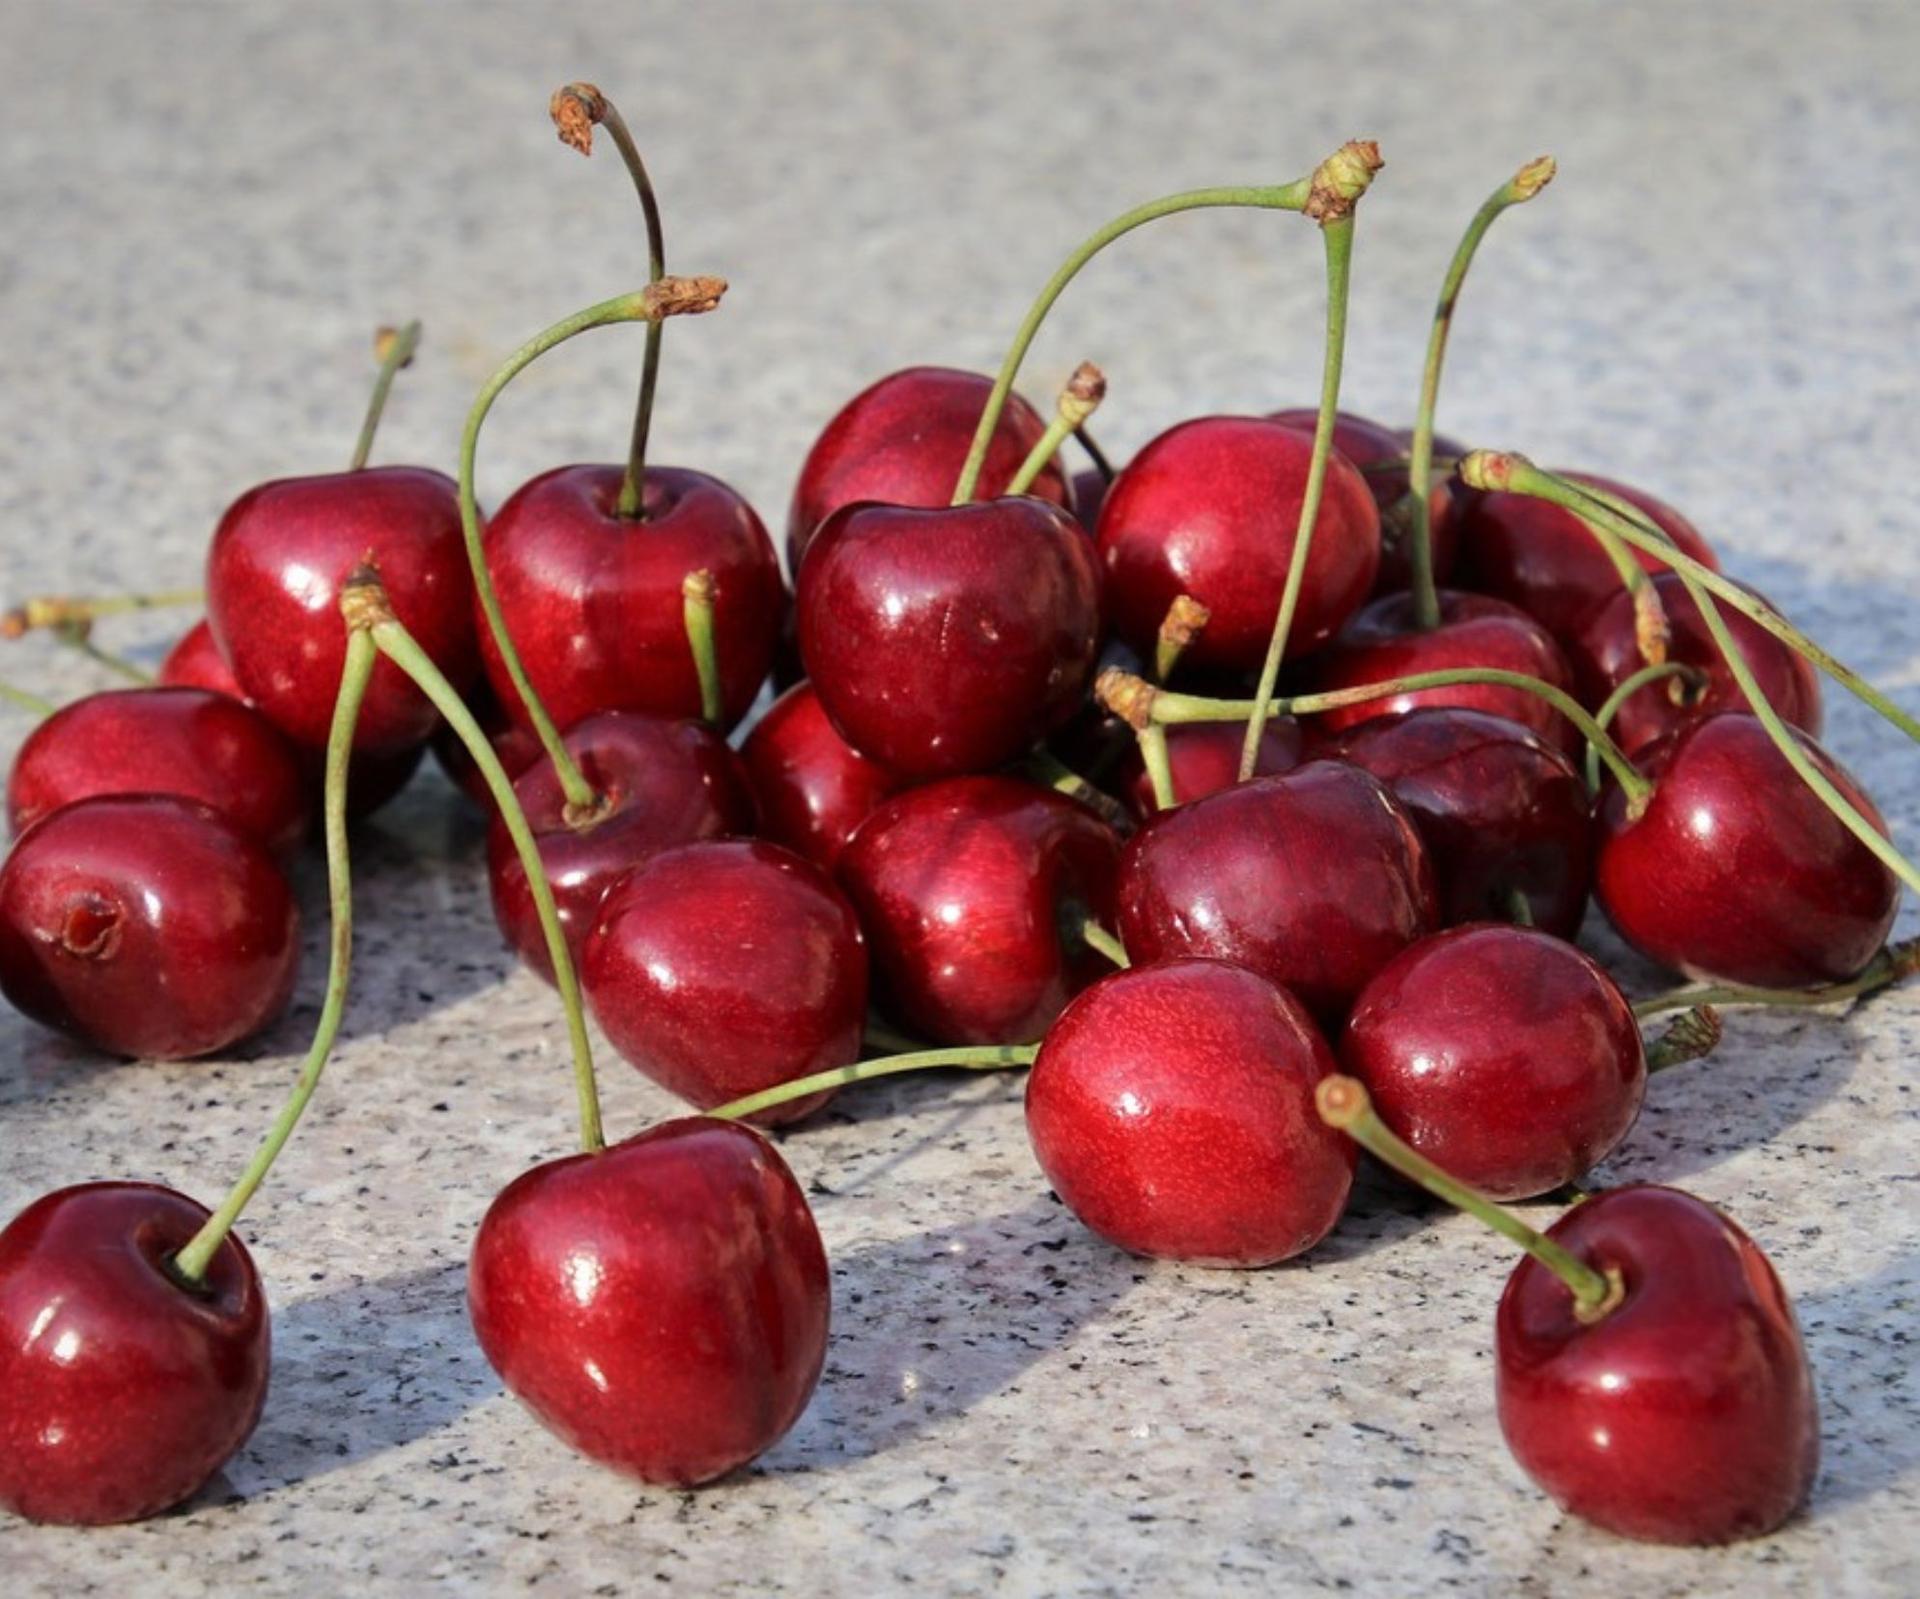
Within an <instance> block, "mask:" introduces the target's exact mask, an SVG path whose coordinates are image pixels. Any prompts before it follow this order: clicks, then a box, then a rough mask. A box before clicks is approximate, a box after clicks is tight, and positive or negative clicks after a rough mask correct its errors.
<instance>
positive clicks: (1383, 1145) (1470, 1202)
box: [1313, 1073, 1624, 1322]
mask: <svg viewBox="0 0 1920 1599" xmlns="http://www.w3.org/2000/svg"><path fill="white" fill-rule="evenodd" d="M1313 1097H1314V1104H1315V1106H1316V1108H1317V1109H1318V1110H1319V1112H1320V1119H1321V1120H1322V1121H1324V1122H1325V1123H1326V1124H1327V1125H1328V1126H1329V1127H1337V1128H1338V1129H1339V1130H1340V1131H1341V1132H1343V1133H1345V1134H1346V1135H1347V1136H1348V1137H1349V1138H1351V1139H1352V1140H1353V1141H1354V1142H1355V1143H1356V1144H1358V1145H1359V1146H1360V1147H1361V1148H1362V1149H1364V1150H1365V1151H1366V1152H1367V1153H1368V1154H1369V1155H1371V1156H1373V1158H1374V1159H1375V1160H1377V1161H1380V1162H1381V1163H1382V1164H1384V1165H1387V1166H1391V1167H1392V1168H1393V1169H1394V1170H1395V1171H1397V1172H1399V1173H1400V1175H1401V1176H1402V1177H1406V1178H1408V1179H1410V1180H1411V1181H1413V1182H1416V1183H1418V1184H1419V1185H1420V1186H1421V1187H1422V1188H1424V1189H1426V1191H1427V1192H1428V1193H1430V1194H1432V1195H1433V1196H1434V1197H1435V1198H1436V1199H1442V1200H1445V1201H1446V1202H1447V1203H1448V1204H1449V1205H1452V1206H1453V1207H1454V1208H1455V1209H1457V1210H1463V1211H1465V1212H1466V1213H1467V1214H1468V1215H1469V1216H1472V1217H1474V1218H1475V1219H1476V1220H1478V1221H1482V1222H1485V1223H1486V1225H1487V1226H1489V1227H1491V1228H1492V1229H1493V1230H1494V1231H1495V1232H1497V1233H1499V1234H1501V1235H1502V1236H1503V1237H1505V1238H1510V1239H1511V1240H1512V1241H1513V1242H1514V1243H1516V1244H1518V1245H1519V1246H1520V1247H1521V1248H1522V1249H1524V1250H1525V1251H1526V1252H1527V1253H1528V1254H1529V1255H1531V1256H1533V1258H1534V1259H1535V1260H1537V1261H1539V1262H1540V1264H1541V1265H1542V1266H1544V1267H1546V1269H1547V1270H1548V1271H1550V1272H1552V1273H1553V1274H1554V1276H1556V1277H1558V1278H1559V1279H1560V1280H1561V1282H1563V1283H1565V1284H1566V1285H1567V1291H1568V1292H1569V1293H1571V1294H1572V1295H1573V1305H1574V1314H1575V1315H1576V1316H1577V1317H1578V1318H1579V1319H1580V1320H1581V1321H1582V1322H1594V1321H1598V1320H1599V1319H1600V1318H1601V1317H1602V1316H1604V1315H1606V1313H1607V1312H1608V1311H1610V1310H1612V1309H1613V1308H1614V1306H1615V1305H1617V1304H1618V1303H1619V1302H1620V1296H1621V1294H1622V1293H1623V1292H1624V1287H1623V1285H1622V1283H1621V1281H1620V1279H1619V1277H1618V1275H1617V1274H1615V1273H1613V1272H1604V1273H1603V1272H1598V1271H1595V1270H1594V1269H1593V1267H1591V1266H1589V1265H1588V1264H1587V1263H1586V1262H1585V1261H1584V1260H1581V1259H1580V1258H1579V1257H1578V1256H1577V1255H1575V1254H1574V1253H1573V1252H1572V1251H1571V1250H1569V1249H1567V1248H1565V1247H1563V1246H1562V1245H1560V1244H1557V1243H1555V1242H1554V1241H1553V1240H1552V1239H1551V1238H1549V1237H1548V1236H1547V1235H1546V1234H1545V1233H1543V1232H1540V1231H1539V1230H1538V1229H1537V1228H1533V1227H1529V1226H1528V1225H1527V1224H1526V1223H1525V1222H1523V1221H1522V1220H1521V1219H1520V1218H1519V1217H1518V1216H1516V1215H1514V1213H1513V1212H1512V1211H1510V1210H1508V1209H1506V1207H1505V1206H1502V1205H1496V1204H1495V1203H1494V1202H1493V1201H1492V1200H1491V1199H1488V1198H1487V1197H1486V1195H1484V1194H1482V1193H1480V1192H1478V1191H1477V1190H1475V1189H1472V1188H1469V1187H1468V1186H1467V1185H1466V1184H1465V1183H1463V1182H1461V1181H1460V1180H1459V1179H1458V1178H1456V1177H1452V1176H1450V1175H1448V1173H1446V1172H1445V1171H1443V1170H1442V1169H1441V1168H1440V1167H1438V1166H1436V1165H1435V1164H1434V1163H1433V1162H1432V1161H1430V1160H1428V1159H1427V1157H1426V1156H1425V1155H1422V1154H1421V1153H1420V1152H1419V1151H1418V1150H1416V1149H1414V1148H1413V1147H1412V1146H1411V1145H1409V1144H1407V1143H1406V1142H1405V1141H1404V1140H1402V1139H1401V1138H1399V1137H1398V1136H1397V1135H1395V1134H1394V1133H1393V1132H1392V1131H1391V1130H1390V1129H1389V1128H1388V1126H1387V1124H1386V1123H1385V1122H1383V1121H1381V1120H1380V1117H1379V1115H1378V1114H1377V1113H1376V1112H1375V1111H1374V1108H1373V1102H1372V1101H1371V1100H1370V1099H1369V1098H1368V1097H1367V1090H1366V1087H1365V1085H1364V1084H1362V1083H1361V1081H1360V1079H1359V1078H1357V1077H1345V1076H1342V1075H1340V1074H1339V1073H1334V1074H1333V1075H1331V1076H1328V1077H1323V1078H1321V1079H1320V1084H1319V1086H1318V1087H1317V1088H1316V1089H1315V1090H1314V1096H1313Z"/></svg>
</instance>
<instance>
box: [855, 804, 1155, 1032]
mask: <svg viewBox="0 0 1920 1599" xmlns="http://www.w3.org/2000/svg"><path fill="white" fill-rule="evenodd" d="M1119 855H1120V841H1119V840H1118V839H1117V838H1116V837H1115V836H1114V833H1113V830H1112V829H1111V828H1109V827H1108V826H1107V825H1106V824H1105V823H1104V822H1102V821H1101V820H1100V819H1099V818H1098V817H1096V816H1094V815H1093V813H1092V812H1090V811H1088V810H1086V809H1085V808H1084V807H1083V806H1080V805H1078V804H1076V803H1075V802H1074V801H1072V800H1070V799H1066V798H1063V797H1062V796H1061V795H1058V794H1054V793H1051V792H1049V791H1048V790H1045V789H1040V788H1035V787H1033V786H1032V785H1031V784H1027V783H1021V782H1016V781H1015V780H1014V779H1012V778H1007V777H964V778H954V779H951V780H950V781H948V782H945V783H934V784H930V785H928V786H927V787H925V788H916V789H909V790H908V791H907V792H906V793H904V794H896V795H895V796H894V797H893V798H892V799H890V800H888V801H887V802H886V803H885V804H884V805H882V806H881V807H880V808H879V809H878V810H877V811H875V812H874V813H873V814H872V815H871V816H869V817H868V818H867V819H866V821H865V822H863V823H862V824H861V825H860V830H859V831H858V832H857V833H855V834H854V836H853V842H852V843H850V844H849V845H848V846H847V849H846V853H845V854H843V855H842V856H841V857H840V866H839V877H840V881H841V884H842V886H844V887H845V888H846V890H847V893H848V895H849V896H850V897H851V899H852V900H853V904H854V908H855V910H857V911H858V912H859V914H860V921H861V925H862V926H864V927H865V928H866V930H867V937H868V939H869V940H870V941H871V948H872V952H873V960H874V966H875V973H876V977H877V979H878V987H879V989H880V999H881V1001H882V1004H883V1006H884V1007H885V1008H886V1009H887V1010H888V1012H889V1013H890V1014H891V1015H892V1016H893V1017H894V1019H895V1020H897V1021H898V1022H900V1023H901V1024H902V1025H903V1026H905V1027H906V1028H907V1029H908V1030H909V1031H911V1032H912V1033H913V1034H915V1036H917V1037H922V1038H926V1039H928V1040H930V1041H931V1042H933V1043H936V1044H1020V1043H1026V1042H1028V1041H1030V1040H1032V1039H1036V1038H1038V1037H1040V1035H1041V1034H1042V1033H1044V1032H1045V1031H1046V1030H1047V1028H1048V1027H1049V1026H1051V1025H1052V1023H1053V1019H1054V1018H1055V1017H1056V1016H1058V1015H1059V1014H1060V1011H1061V1010H1062V1008H1063V1007H1064V1006H1065V1005H1066V1003H1067V1001H1068V1000H1069V999H1071V998H1072V997H1073V995H1074V994H1076V993H1078V992H1079V991H1080V990H1081V989H1082V988H1084V987H1086V985H1087V984H1088V983H1090V982H1092V981H1093V980H1094V979H1095V978H1096V977H1099V976H1100V975H1101V974H1102V973H1104V972H1106V971H1109V970H1111V969H1112V968H1111V966H1110V964H1109V963H1108V961H1107V960H1106V958H1105V957H1104V956H1102V955H1100V954H1098V953H1096V952H1095V951H1093V950H1091V949H1088V948H1086V947H1085V946H1084V945H1083V944H1082V942H1081V941H1080V940H1079V939H1078V938H1076V937H1074V936H1073V935H1072V933H1071V932H1070V931H1069V930H1067V929H1065V928H1063V925H1062V924H1063V920H1065V919H1068V918H1070V917H1072V916H1073V915H1075V914H1077V913H1080V912H1085V913H1089V914H1091V915H1092V916H1093V917H1094V918H1095V919H1097V920H1098V921H1100V922H1101V923H1103V924H1104V925H1106V926H1109V927H1110V926H1111V925H1112V921H1111V917H1110V912H1111V909H1112V902H1113V876H1114V869H1115V866H1116V863H1117V861H1118V859H1119Z"/></svg>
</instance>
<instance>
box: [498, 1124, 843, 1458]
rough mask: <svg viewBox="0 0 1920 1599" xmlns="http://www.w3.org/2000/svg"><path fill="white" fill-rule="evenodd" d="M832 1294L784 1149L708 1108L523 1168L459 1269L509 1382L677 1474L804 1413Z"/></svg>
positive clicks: (745, 1453)
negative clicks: (590, 1150)
mask: <svg viewBox="0 0 1920 1599" xmlns="http://www.w3.org/2000/svg"><path fill="white" fill-rule="evenodd" d="M829 1297H830V1284H829V1278H828V1272H827V1257H826V1251H825V1249H824V1248H823V1247H822V1246H821V1243H820V1233H819V1230H818V1229H817V1228H816V1227H815V1226H814V1221H813V1214H812V1212H811V1211H810V1210H809V1209H808V1208H807V1201H806V1198H805V1196H804V1195H803V1194H802V1193H801V1192H800V1186H799V1184H798V1183H796V1182H795V1181H794V1179H793V1174H792V1173H791V1172H790V1171H788V1169H787V1167H786V1163H785V1162H784V1161H782V1160H781V1158H780V1156H779V1154H778V1152H777V1151H775V1149H774V1148H773V1146H772V1145H771V1144H769V1143H768V1142H767V1141H766V1140H765V1139H764V1138H762V1137H761V1136H760V1135H759V1134H758V1133H755V1132H753V1131H752V1130H751V1129H749V1128H746V1127H741V1126H738V1125H737V1124H734V1123H731V1122H721V1121H714V1120H712V1119H710V1118H704V1117H690V1118H687V1119H684V1120H680V1121H673V1122H667V1123H665V1124H664V1125H662V1126H659V1127H655V1128H652V1129H651V1130H649V1131H647V1132H645V1133H642V1134H640V1135H639V1136H638V1137H636V1138H630V1139H627V1140H626V1141H625V1142H623V1143H619V1144H615V1145H612V1146H611V1147H609V1148H607V1149H603V1150H600V1151H598V1152H597V1153H594V1154H589V1155H574V1156H570V1157H568V1158H566V1159H564V1160H554V1161H549V1162H547V1163H546V1164H545V1165H541V1166H536V1167H534V1168H533V1170H531V1171H529V1172H526V1173H524V1174H523V1175H522V1176H520V1177H518V1178H516V1179H515V1180H514V1181H513V1182H512V1183H510V1184H508V1186H507V1187H506V1188H505V1189H504V1190H503V1191H502V1192H501V1194H500V1195H499V1197H498V1198H497V1199H495V1200H494V1202H493V1204H492V1205H491V1206H490V1207H488V1210H487V1214H486V1218H485V1220H483V1221H482V1222H481V1224H480V1232H479V1235H478V1237H476V1238H475V1240H474V1244H473V1255H472V1259H471V1261H470V1263H469V1266H468V1273H467V1301H468V1308H469V1310H470V1312H471V1314H472V1317H473V1328H474V1332H475V1334H476V1335H477V1336H478V1338H479V1341H480V1347H481V1349H482V1350H483V1351H484V1352H485V1354H486V1357H487V1360H488V1362H489V1363H490V1364H491V1365H492V1366H493V1369H494V1370H495V1371H496V1372H498V1373H499V1374H500V1379H501V1381H502V1382H504V1383H505V1384H506V1385H507V1388H508V1389H509V1391H510V1392H512V1393H513V1394H514V1396H515V1397H516V1398H518V1399H519V1400H520V1402H521V1403H522V1404H524V1405H525V1406H526V1407H527V1408H528V1409H529V1410H531V1411H532V1412H533V1413H534V1415H535V1416H537V1417H538V1418H539V1419H540V1421H541V1422H542V1423H543V1424H544V1425H545V1426H546V1427H548V1428H549V1429H551V1430H552V1431H553V1432H555V1433H557V1434H558V1435H559V1436H560V1437H561V1438H562V1439H564V1440H565V1441H566V1442H567V1443H568V1444H569V1445H570V1446H571V1447H573V1448H575V1449H577V1450H579V1451H580V1452H581V1453H582V1454H584V1455H586V1456H588V1457H589V1458H591V1459H593V1460H597V1461H599V1462H601V1463H602V1464H603V1465H607V1466H611V1467H612V1468H613V1469H614V1470H616V1471H620V1472H623V1473H625V1474H626V1475H628V1476H631V1477H637V1478H639V1479H640V1480H641V1481H643V1482H650V1483H659V1484H662V1485H667V1486H674V1487H691V1486H693V1485H694V1484H696V1483H702V1482H709V1481H712V1480H713V1479H714V1478H716V1477H723V1476H725V1475H726V1474H727V1473H728V1472H730V1471H732V1470H734V1469H735V1468H736V1467H739V1466H742V1465H744V1464H746V1462H748V1461H749V1460H752V1459H753V1458H754V1457H755V1456H756V1455H758V1454H760V1453H762V1452H763V1451H765V1450H766V1449H768V1448H769V1447H770V1446H771V1445H772V1444H774V1443H775V1442H776V1441H777V1440H778V1439H779V1438H780V1437H781V1435H782V1434H783V1433H785V1432H786V1431H787V1429H788V1428H789V1427H791V1426H792V1425H793V1423H794V1422H795V1421H796V1420H797V1419H798V1418H799V1415H800V1412H801V1411H802V1410H803V1409H804V1408H805V1407H806V1403H807V1399H808V1397H809V1396H810V1395H811V1394H812V1392H813V1389H814V1385H815V1384H816V1383H817V1382H818V1381H819V1378H820V1369H821V1366H822V1364H823V1363H824V1361H825V1358H826V1344H827V1321H828V1314H829Z"/></svg>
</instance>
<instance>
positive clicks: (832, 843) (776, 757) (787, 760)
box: [740, 683, 901, 871]
mask: <svg viewBox="0 0 1920 1599" xmlns="http://www.w3.org/2000/svg"><path fill="white" fill-rule="evenodd" d="M740 759H741V762H742V764H743V765H744V766H745V768H746V773H747V781H748V783H749V784H751V785H752V787H753V796H754V798H755V799H756V800H757V801H758V802H759V806H760V831H761V832H762V833H763V834H764V835H765V836H766V837H768V838H770V839H772V840H773V841H774V842H775V843H776V844H784V845H786V847H787V848H788V849H790V850H793V851H794V852H795V853H796V854H800V855H804V856H806V858H807V859H808V860H810V861H812V862H813V863H814V864H815V865H816V866H821V867H824V868H825V869H826V870H828V871H832V870H833V867H834V863H835V862H836V861H838V860H839V859H840V852H841V851H842V850H844V849H845V848H846V847H847V840H848V839H850V838H852V837H853V834H854V829H856V828H857V827H859V825H860V824H861V823H862V822H864V821H865V820H866V819H867V817H868V815H869V814H871V813H872V811H873V810H874V809H875V808H876V807H877V806H878V805H879V804H880V802H881V801H882V800H884V799H886V798H888V797H889V796H890V795H892V794H893V793H894V792H895V791H896V790H898V789H899V788H900V787H901V780H900V779H899V778H898V777H896V776H894V774H893V773H891V772H889V771H888V770H887V769H886V768H885V767H884V766H882V765H880V763H879V762H878V761H870V760H868V759H867V757H866V756H864V755H862V754H861V753H860V752H859V751H858V750H857V749H855V748H854V747H853V746H852V745H851V744H849V743H848V742H847V741H846V740H845V739H844V738H842V737H841V736H840V735H839V733H838V732H836V731H835V730H834V726H833V723H831V722H830V721H828V720H827V713H826V712H825V711H824V710H823V709H822V708H821V705H820V696H819V695H818V694H816V693H815V692H814V691H813V685H812V684H811V683H796V684H795V685H794V686H793V687H792V688H790V689H788V690H787V692H786V693H784V694H782V695H781V696H780V698H779V699H777V700H775V701H774V702H773V704H772V705H771V706H769V707H768V709H767V714H766V715H765V716H763V717H761V718H760V720H759V721H757V722H756V723H754V725H753V731H752V732H751V733H749V734H748V735H747V739H746V742H745V743H744V744H742V745H741V746H740Z"/></svg>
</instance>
